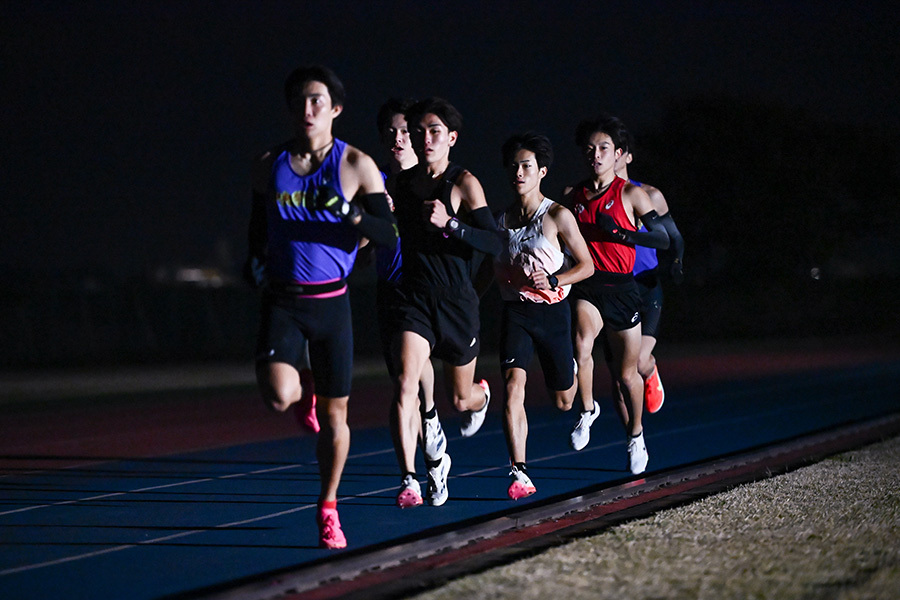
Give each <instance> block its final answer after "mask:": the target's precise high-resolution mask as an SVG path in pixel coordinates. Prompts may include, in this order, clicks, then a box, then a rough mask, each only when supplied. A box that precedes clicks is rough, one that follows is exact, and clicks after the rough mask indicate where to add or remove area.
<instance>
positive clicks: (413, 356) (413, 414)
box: [391, 331, 431, 473]
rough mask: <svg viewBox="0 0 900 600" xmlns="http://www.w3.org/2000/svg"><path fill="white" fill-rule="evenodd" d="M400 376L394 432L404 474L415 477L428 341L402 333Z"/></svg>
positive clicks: (400, 342)
mask: <svg viewBox="0 0 900 600" xmlns="http://www.w3.org/2000/svg"><path fill="white" fill-rule="evenodd" d="M395 348H396V351H397V352H398V354H399V356H398V359H399V365H400V373H399V375H398V376H397V382H396V385H395V394H394V403H393V406H392V408H391V429H392V434H393V437H394V449H395V451H396V453H397V461H398V463H399V464H400V470H401V471H402V472H403V473H415V456H416V442H417V440H418V438H419V435H420V432H421V429H422V417H421V414H420V412H419V410H420V409H419V380H420V378H421V376H422V370H423V368H424V366H425V363H426V362H428V360H429V355H430V354H431V347H430V344H429V343H428V340H426V339H425V338H423V337H422V336H421V335H419V334H417V333H413V332H412V331H403V332H401V333H400V339H399V343H398V344H396V345H395Z"/></svg>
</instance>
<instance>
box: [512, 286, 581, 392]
mask: <svg viewBox="0 0 900 600" xmlns="http://www.w3.org/2000/svg"><path fill="white" fill-rule="evenodd" d="M535 351H537V355H538V360H539V361H540V363H541V369H542V370H543V371H544V381H545V382H546V384H547V388H548V389H551V390H556V391H559V390H567V389H569V388H570V387H572V383H574V381H575V372H574V364H575V363H574V357H573V349H572V311H571V309H570V307H569V302H568V301H567V300H563V301H562V302H557V303H555V304H544V303H536V302H504V303H503V317H502V320H501V324H500V369H501V370H502V371H506V370H507V369H513V368H520V369H526V370H527V369H528V364H529V363H530V362H531V359H532V356H533V355H534V353H535Z"/></svg>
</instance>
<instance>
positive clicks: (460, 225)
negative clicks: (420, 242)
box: [424, 171, 503, 256]
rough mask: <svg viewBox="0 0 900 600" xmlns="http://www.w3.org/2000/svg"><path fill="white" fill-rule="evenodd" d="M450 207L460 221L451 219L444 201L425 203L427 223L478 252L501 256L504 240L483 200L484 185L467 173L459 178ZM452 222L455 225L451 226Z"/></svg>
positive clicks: (485, 201) (451, 196) (452, 193)
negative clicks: (458, 216) (451, 206)
mask: <svg viewBox="0 0 900 600" xmlns="http://www.w3.org/2000/svg"><path fill="white" fill-rule="evenodd" d="M450 203H451V204H452V205H453V209H454V210H455V211H456V212H457V214H459V215H460V218H459V219H453V218H451V217H450V214H449V213H448V212H447V207H446V206H444V203H443V202H442V201H440V200H432V201H429V202H425V203H424V207H425V214H426V215H427V216H428V221H429V222H430V223H431V224H432V225H434V226H435V227H437V228H438V229H443V230H444V231H445V232H447V234H448V235H449V236H451V237H453V238H455V239H458V240H460V241H461V242H463V243H465V244H468V245H469V246H471V247H472V248H474V249H476V250H478V251H479V252H484V253H486V254H491V255H494V256H496V255H497V254H499V253H500V250H501V249H502V244H503V240H502V239H501V237H500V231H499V230H498V229H497V223H496V221H494V217H493V215H491V210H490V209H489V208H488V205H487V200H485V198H484V190H483V189H482V187H481V183H480V182H479V181H478V179H477V178H476V177H475V176H474V175H472V174H471V173H469V172H468V171H465V172H463V173H462V175H460V177H459V179H458V180H457V181H456V184H455V185H454V186H453V189H452V190H451V194H450ZM463 217H464V218H465V223H464V222H463ZM451 221H454V222H453V223H451ZM450 225H454V227H453V228H450V229H448V227H449V226H450Z"/></svg>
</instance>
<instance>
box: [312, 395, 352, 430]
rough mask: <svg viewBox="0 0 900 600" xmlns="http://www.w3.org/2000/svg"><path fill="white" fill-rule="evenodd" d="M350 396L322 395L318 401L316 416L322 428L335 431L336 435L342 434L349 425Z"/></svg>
mask: <svg viewBox="0 0 900 600" xmlns="http://www.w3.org/2000/svg"><path fill="white" fill-rule="evenodd" d="M348 400H349V399H348V398H347V397H346V396H344V397H340V398H328V397H320V398H319V399H318V400H317V402H316V416H317V417H318V419H319V424H320V425H321V426H322V429H324V430H326V431H331V432H334V435H341V434H343V433H344V430H345V429H347V430H348V431H349V428H348V426H347V405H348Z"/></svg>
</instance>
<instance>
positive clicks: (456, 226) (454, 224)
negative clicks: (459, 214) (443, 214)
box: [447, 219, 459, 231]
mask: <svg viewBox="0 0 900 600" xmlns="http://www.w3.org/2000/svg"><path fill="white" fill-rule="evenodd" d="M447 226H448V227H450V229H453V230H454V231H455V230H457V229H459V220H458V219H450V222H449V223H447Z"/></svg>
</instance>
